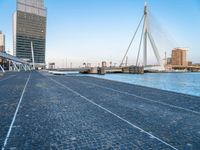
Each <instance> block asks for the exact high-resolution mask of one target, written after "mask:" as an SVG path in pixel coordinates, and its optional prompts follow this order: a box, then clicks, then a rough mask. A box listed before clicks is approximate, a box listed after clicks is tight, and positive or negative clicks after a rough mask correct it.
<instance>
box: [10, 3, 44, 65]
mask: <svg viewBox="0 0 200 150" xmlns="http://www.w3.org/2000/svg"><path fill="white" fill-rule="evenodd" d="M46 16H47V10H46V8H45V6H44V0H17V10H16V12H15V13H14V14H13V49H14V55H15V56H16V57H18V58H21V59H24V60H26V61H28V62H33V59H34V62H35V65H36V66H37V65H38V66H43V65H45V53H46V20H47V19H46V18H47V17H46ZM32 47H33V48H32ZM32 52H33V54H34V57H33V55H32Z"/></svg>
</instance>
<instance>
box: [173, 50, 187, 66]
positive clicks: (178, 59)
mask: <svg viewBox="0 0 200 150" xmlns="http://www.w3.org/2000/svg"><path fill="white" fill-rule="evenodd" d="M187 51H188V49H187V48H174V49H173V50H172V65H178V66H187V65H188V63H187Z"/></svg>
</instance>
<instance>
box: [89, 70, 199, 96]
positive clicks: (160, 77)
mask: <svg viewBox="0 0 200 150" xmlns="http://www.w3.org/2000/svg"><path fill="white" fill-rule="evenodd" d="M89 76H94V77H98V78H103V79H109V80H115V81H120V82H125V83H130V84H136V85H142V86H147V87H153V88H157V89H163V90H168V91H174V92H178V93H184V94H189V95H195V96H200V73H147V74H144V75H135V74H106V75H89Z"/></svg>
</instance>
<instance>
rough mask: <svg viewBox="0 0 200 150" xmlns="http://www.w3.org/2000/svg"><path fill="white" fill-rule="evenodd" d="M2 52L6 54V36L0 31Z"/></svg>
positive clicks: (0, 50) (0, 49) (0, 48)
mask: <svg viewBox="0 0 200 150" xmlns="http://www.w3.org/2000/svg"><path fill="white" fill-rule="evenodd" d="M0 52H5V35H4V34H3V32H2V31H0Z"/></svg>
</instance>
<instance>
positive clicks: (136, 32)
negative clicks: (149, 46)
mask: <svg viewBox="0 0 200 150" xmlns="http://www.w3.org/2000/svg"><path fill="white" fill-rule="evenodd" d="M143 18H144V15H142V18H141V20H140V22H139V24H138V26H137V29H136V31H135V33H134V35H133V37H132V39H131V42H130V44H129V46H128V48H127V50H126V53H125V55H124V57H123V59H122V61H121V64H120V67H121V66H122V65H123V62H124V59H125V58H126V56H127V54H128V51H129V49H130V47H131V45H132V43H133V40H134V39H135V36H136V34H137V32H138V30H139V27H140V25H141V23H142V20H143Z"/></svg>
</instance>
